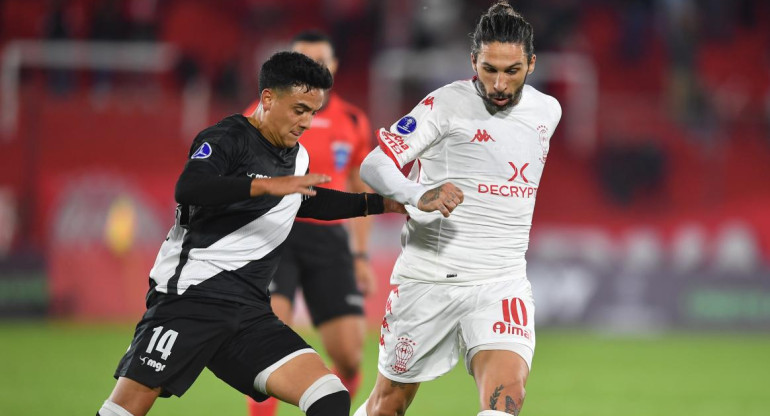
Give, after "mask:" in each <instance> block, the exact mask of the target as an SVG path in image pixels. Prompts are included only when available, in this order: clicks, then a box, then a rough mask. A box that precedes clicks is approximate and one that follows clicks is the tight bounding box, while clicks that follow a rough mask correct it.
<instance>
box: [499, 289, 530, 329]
mask: <svg viewBox="0 0 770 416" xmlns="http://www.w3.org/2000/svg"><path fill="white" fill-rule="evenodd" d="M502 304H503V305H502V306H503V321H497V322H495V323H494V324H493V325H492V332H495V333H497V334H509V335H516V336H520V337H524V338H526V339H532V333H531V332H530V331H529V330H527V329H526V328H524V327H526V326H527V323H528V322H529V319H528V317H527V307H526V305H525V304H524V301H523V300H521V299H520V298H511V299H503V301H502Z"/></svg>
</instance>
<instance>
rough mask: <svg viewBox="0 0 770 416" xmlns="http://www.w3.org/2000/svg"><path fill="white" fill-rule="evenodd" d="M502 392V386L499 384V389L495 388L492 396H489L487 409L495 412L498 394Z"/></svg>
mask: <svg viewBox="0 0 770 416" xmlns="http://www.w3.org/2000/svg"><path fill="white" fill-rule="evenodd" d="M501 391H503V385H502V384H501V385H500V386H499V387H496V388H495V391H494V392H492V395H491V396H489V408H490V409H492V410H497V399H499V398H500V392H501Z"/></svg>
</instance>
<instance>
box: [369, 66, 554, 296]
mask: <svg viewBox="0 0 770 416" xmlns="http://www.w3.org/2000/svg"><path fill="white" fill-rule="evenodd" d="M560 118H561V106H560V105H559V102H558V101H557V100H556V99H555V98H553V97H551V96H548V95H546V94H543V93H541V92H539V91H537V90H536V89H535V88H533V87H531V86H528V85H525V86H524V90H523V93H522V96H521V101H520V102H519V104H518V105H516V106H514V107H512V108H509V109H506V110H504V111H499V112H497V113H496V114H490V113H489V111H488V110H487V109H486V107H485V105H484V101H483V99H482V97H481V96H480V95H479V93H478V92H477V91H476V88H475V86H474V84H473V80H464V81H457V82H454V83H452V84H449V85H446V86H444V87H442V88H439V89H438V90H436V91H434V92H432V93H431V94H430V95H428V96H427V97H426V98H425V99H424V100H423V101H421V102H420V104H418V105H417V106H416V107H415V108H414V109H413V110H412V111H411V112H410V113H409V114H408V115H406V116H405V117H403V118H401V119H400V120H399V121H398V122H396V123H395V124H393V125H392V126H391V128H390V131H386V130H385V129H381V130H380V131H379V133H378V140H379V142H380V148H381V149H382V150H383V151H384V152H385V153H386V154H387V155H388V156H389V157H390V158H391V159H392V160H393V161H394V162H395V163H396V165H398V167H399V168H402V167H403V166H404V165H406V164H407V163H409V162H410V161H413V160H415V163H414V166H413V168H412V171H411V173H410V175H409V177H410V179H413V180H415V181H417V182H419V183H420V184H422V185H423V186H425V187H426V188H427V189H431V188H435V187H437V186H439V185H441V184H444V183H446V182H451V183H453V184H454V185H456V186H457V187H459V188H460V189H461V190H462V191H463V194H464V197H465V200H464V202H463V203H462V204H461V205H459V206H458V207H457V208H456V209H455V210H454V211H453V212H452V214H451V215H450V217H449V218H444V217H443V216H442V215H441V213H439V212H438V211H435V212H430V213H427V212H423V211H420V210H419V209H417V208H416V207H413V206H409V205H407V211H408V213H409V219H408V221H407V223H406V224H405V226H404V229H403V231H402V236H401V243H402V251H401V254H400V256H399V257H398V260H397V261H396V265H395V267H394V269H393V274H392V276H391V282H392V283H394V284H399V283H403V282H406V281H410V280H420V281H428V282H434V283H446V284H459V285H469V284H477V283H480V282H494V281H500V280H506V279H512V278H513V279H518V278H520V279H526V260H525V258H524V255H525V253H526V251H527V247H528V245H529V231H530V228H531V225H532V214H533V212H534V208H535V198H536V197H537V190H538V187H539V185H540V178H541V176H542V174H543V167H544V166H545V161H546V156H547V155H548V148H549V142H550V139H551V135H552V134H553V132H554V130H555V129H556V125H557V124H558V123H559V119H560Z"/></svg>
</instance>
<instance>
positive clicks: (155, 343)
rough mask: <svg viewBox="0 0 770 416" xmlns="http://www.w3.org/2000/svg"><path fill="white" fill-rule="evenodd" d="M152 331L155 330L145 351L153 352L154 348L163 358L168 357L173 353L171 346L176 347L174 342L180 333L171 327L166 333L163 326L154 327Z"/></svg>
mask: <svg viewBox="0 0 770 416" xmlns="http://www.w3.org/2000/svg"><path fill="white" fill-rule="evenodd" d="M152 332H154V334H152V339H150V344H149V345H148V346H147V350H146V351H145V352H146V353H147V354H152V350H153V349H155V350H156V351H159V352H160V353H161V354H162V355H161V356H160V358H161V359H163V360H165V359H167V358H168V356H169V355H171V348H173V347H174V342H176V337H177V335H179V333H178V332H176V331H174V330H173V329H169V330H167V331H166V332H165V333H164V332H163V327H162V326H156V327H155V328H153V329H152ZM161 334H163V335H161Z"/></svg>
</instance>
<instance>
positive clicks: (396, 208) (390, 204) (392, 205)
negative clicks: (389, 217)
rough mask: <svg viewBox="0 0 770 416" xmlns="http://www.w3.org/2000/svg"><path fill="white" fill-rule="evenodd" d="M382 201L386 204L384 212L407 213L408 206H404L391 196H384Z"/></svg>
mask: <svg viewBox="0 0 770 416" xmlns="http://www.w3.org/2000/svg"><path fill="white" fill-rule="evenodd" d="M382 203H383V205H384V206H385V211H383V212H384V213H386V214H387V213H389V212H390V213H394V214H406V208H404V204H402V203H400V202H398V201H395V200H393V199H390V198H382Z"/></svg>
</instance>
